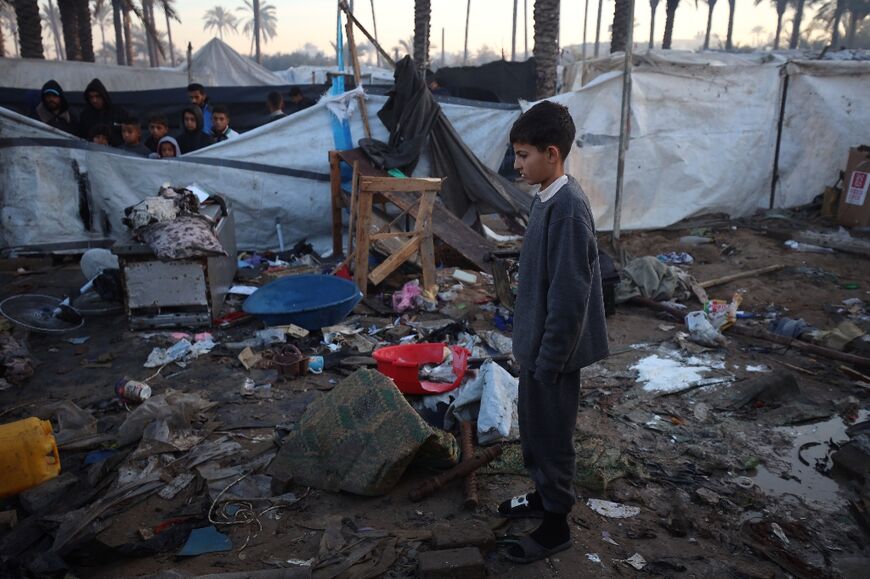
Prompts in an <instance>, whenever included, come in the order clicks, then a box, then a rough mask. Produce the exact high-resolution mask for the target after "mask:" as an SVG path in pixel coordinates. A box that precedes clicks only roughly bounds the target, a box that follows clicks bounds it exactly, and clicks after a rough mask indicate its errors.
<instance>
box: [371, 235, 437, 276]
mask: <svg viewBox="0 0 870 579" xmlns="http://www.w3.org/2000/svg"><path fill="white" fill-rule="evenodd" d="M422 241H423V235H422V234H418V235H417V237H414V238H413V239H412V240H411V241H409V242H408V243H407V244H406V245H405V246H404V247H402V249H400V250H399V251H397V252H396V253H394V254H393V255H391V256H390V257H388V258H387V259H385V260H384V262H383V263H382V264H381V265H379V266H378V267H376V268H375V269H374V270H372V273H370V274H369V281H370V282H372V283H373V284H375V285H378V284H379V283H381V282H382V281H384V280H385V279H387V276H388V275H390V274H391V273H393V272H394V271H396V269H397V268H398V267H399V266H400V265H402V264H403V263H405V261H406V260H407V259H408V258H409V257H411V256H412V255H414V254H415V253H416V252H417V250H418V249H420V243H421V242H422ZM366 257H368V256H366Z"/></svg>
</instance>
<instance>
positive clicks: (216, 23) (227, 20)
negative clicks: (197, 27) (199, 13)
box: [202, 6, 239, 40]
mask: <svg viewBox="0 0 870 579" xmlns="http://www.w3.org/2000/svg"><path fill="white" fill-rule="evenodd" d="M202 19H203V22H205V30H217V33H218V37H220V39H221V40H223V39H224V30H230V31H232V32H238V31H239V21H238V19H237V18H236V17H235V15H233V13H232V12H227V11H226V10H225V9H224V7H223V6H215V7H214V8H212V9H211V10H208V11H206V13H205V15H204V16H203V17H202Z"/></svg>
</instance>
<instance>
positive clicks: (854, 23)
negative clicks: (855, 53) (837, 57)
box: [846, 0, 870, 48]
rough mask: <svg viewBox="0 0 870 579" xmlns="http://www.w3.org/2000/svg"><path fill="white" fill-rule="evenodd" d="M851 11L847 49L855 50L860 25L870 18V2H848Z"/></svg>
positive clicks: (864, 0)
mask: <svg viewBox="0 0 870 579" xmlns="http://www.w3.org/2000/svg"><path fill="white" fill-rule="evenodd" d="M846 2H847V5H848V9H849V23H848V26H847V27H846V47H848V48H855V35H856V33H857V31H858V24H859V23H860V22H861V21H862V20H864V19H865V18H867V16H870V0H846Z"/></svg>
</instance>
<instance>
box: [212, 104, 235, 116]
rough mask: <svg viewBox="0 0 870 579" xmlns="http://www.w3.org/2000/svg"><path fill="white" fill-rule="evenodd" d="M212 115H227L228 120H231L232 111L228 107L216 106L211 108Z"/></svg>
mask: <svg viewBox="0 0 870 579" xmlns="http://www.w3.org/2000/svg"><path fill="white" fill-rule="evenodd" d="M211 114H212V115H226V116H227V118H230V109H228V108H227V105H215V106H213V107H212V108H211Z"/></svg>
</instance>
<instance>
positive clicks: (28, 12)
mask: <svg viewBox="0 0 870 579" xmlns="http://www.w3.org/2000/svg"><path fill="white" fill-rule="evenodd" d="M15 20H16V22H17V23H18V39H19V41H20V43H21V58H41V59H45V52H44V51H43V48H42V23H41V22H40V21H39V4H37V2H36V0H15Z"/></svg>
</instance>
